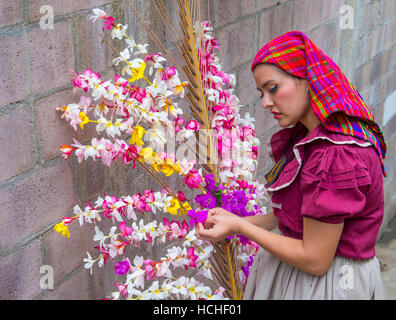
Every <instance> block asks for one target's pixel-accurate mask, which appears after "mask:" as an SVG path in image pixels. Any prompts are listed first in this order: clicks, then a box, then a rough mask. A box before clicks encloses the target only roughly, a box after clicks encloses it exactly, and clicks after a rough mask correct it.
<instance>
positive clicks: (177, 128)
mask: <svg viewBox="0 0 396 320" xmlns="http://www.w3.org/2000/svg"><path fill="white" fill-rule="evenodd" d="M184 122H185V120H184V119H183V118H180V117H179V116H178V117H177V118H176V119H175V132H176V133H178V132H179V131H180V130H181V129H182V125H183V124H184Z"/></svg>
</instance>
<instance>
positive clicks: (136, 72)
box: [128, 62, 146, 82]
mask: <svg viewBox="0 0 396 320" xmlns="http://www.w3.org/2000/svg"><path fill="white" fill-rule="evenodd" d="M145 70H146V63H145V62H142V63H141V64H140V67H139V68H137V69H135V68H131V71H132V77H130V78H129V80H128V81H129V82H134V81H136V80H139V79H142V78H144V71H145Z"/></svg>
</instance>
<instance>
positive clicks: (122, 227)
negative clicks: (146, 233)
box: [120, 221, 133, 237]
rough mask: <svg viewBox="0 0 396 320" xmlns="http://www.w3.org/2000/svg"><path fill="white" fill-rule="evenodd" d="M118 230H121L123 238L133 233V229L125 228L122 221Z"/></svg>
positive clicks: (124, 223)
mask: <svg viewBox="0 0 396 320" xmlns="http://www.w3.org/2000/svg"><path fill="white" fill-rule="evenodd" d="M120 230H121V235H122V236H124V237H128V236H129V235H130V234H131V233H132V232H133V229H132V228H131V227H127V226H126V222H125V221H122V222H121V223H120Z"/></svg>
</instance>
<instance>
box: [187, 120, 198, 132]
mask: <svg viewBox="0 0 396 320" xmlns="http://www.w3.org/2000/svg"><path fill="white" fill-rule="evenodd" d="M186 129H188V130H192V131H198V130H199V129H201V124H200V123H199V122H198V121H196V120H190V121H188V122H187V124H186Z"/></svg>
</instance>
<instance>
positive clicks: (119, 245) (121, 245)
mask: <svg viewBox="0 0 396 320" xmlns="http://www.w3.org/2000/svg"><path fill="white" fill-rule="evenodd" d="M127 244H129V242H128V241H125V242H123V241H120V240H118V239H117V240H113V239H112V240H111V243H110V244H109V247H110V250H109V254H110V257H112V258H114V257H115V256H116V255H117V254H118V255H120V256H122V255H123V254H124V252H125V246H126V245H127Z"/></svg>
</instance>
